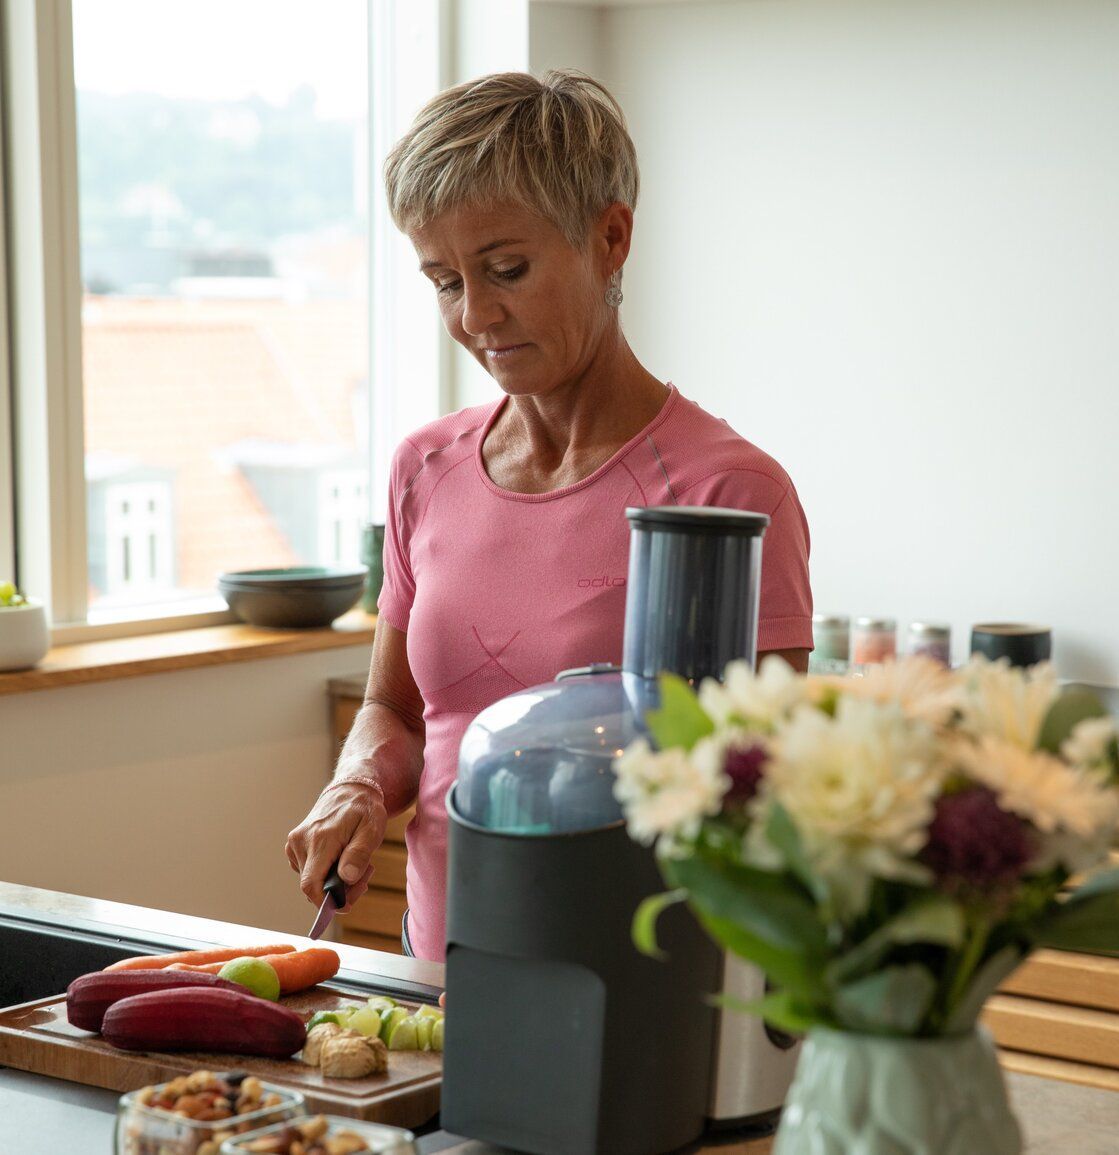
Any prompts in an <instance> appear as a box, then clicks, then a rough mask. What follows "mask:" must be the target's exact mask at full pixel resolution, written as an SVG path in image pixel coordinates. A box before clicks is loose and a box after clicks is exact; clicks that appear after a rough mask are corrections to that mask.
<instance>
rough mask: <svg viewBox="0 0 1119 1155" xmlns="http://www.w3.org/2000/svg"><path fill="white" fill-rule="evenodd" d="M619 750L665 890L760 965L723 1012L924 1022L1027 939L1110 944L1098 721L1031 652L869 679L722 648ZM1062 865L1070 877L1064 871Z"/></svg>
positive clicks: (1014, 957) (642, 928)
mask: <svg viewBox="0 0 1119 1155" xmlns="http://www.w3.org/2000/svg"><path fill="white" fill-rule="evenodd" d="M646 724H647V727H648V730H649V733H650V735H651V737H652V739H653V743H654V744H655V746H654V745H653V744H650V743H649V742H648V741H646V740H644V739H640V740H638V741H636V742H634V743H633V744H631V745H630V747H629V748H628V749H627V750H626V751H625V752H624V753H623V755H622V756H621V757H620V758H618V759H617V761H616V763H615V770H616V773H617V781H616V785H615V790H616V794H617V797H618V799H619V801H620V802H621V803H622V805H623V807H624V809H625V813H626V819H627V825H628V828H629V831H630V834H631V836H632V837H633V838H635V839H637V840H639V841H641V842H643V843H646V844H648V843H653V842H655V843H656V849H657V855H658V861H659V863H660V866H661V870H662V873H663V875H664V877H665V879H666V881H667V882H668V885H669V886H671V887H672V888H673V889H672V890H670V891H669V892H668V893H666V894H664V895H658V896H656V897H654V898H651V899H648V900H646V902H645V903H644V904H642V907H641V908H640V909H639V911H638V912H637V915H636V916H635V919H634V928H633V933H634V938H635V941H636V942H637V944H638V946H639V947H640V948H641V949H643V950H645V951H646V952H647V953H653V954H655V953H657V945H656V938H655V923H656V918H657V915H658V914H659V912H660V911H661V910H662V909H663V908H664V907H665V906H666V905H668V904H670V903H672V902H679V901H687V902H688V903H689V905H690V906H691V908H692V910H693V911H694V913H695V915H696V917H697V918H698V919H699V920H700V922H701V923H702V925H703V926H704V928H705V929H706V930H707V932H708V933H709V934H710V935H711V936H712V937H714V938H715V939H716V940H717V941H718V942H719V943H721V944H722V945H723V946H725V947H726V948H727V949H729V950H731V951H733V952H734V953H735V954H737V955H740V956H741V957H742V958H744V959H747V960H749V961H751V962H753V963H755V964H756V965H758V966H759V967H760V968H762V970H764V971H765V972H766V975H767V976H768V978H769V980H770V982H771V984H772V987H773V990H772V992H771V993H770V994H768V995H767V996H766V997H765V998H764V999H761V1000H759V1001H757V1002H755V1003H750V1004H746V1005H745V1006H744V1007H743V1008H742V1009H746V1010H750V1011H753V1012H755V1013H757V1014H760V1015H762V1016H763V1017H764V1018H765V1019H766V1020H767V1021H768V1022H770V1023H772V1024H773V1025H774V1026H776V1027H779V1028H782V1029H785V1030H791V1031H806V1030H809V1029H811V1028H813V1027H830V1028H833V1029H836V1030H841V1031H849V1032H860V1033H868V1034H879V1035H892V1036H919V1037H939V1036H946V1035H956V1034H962V1033H965V1032H968V1031H970V1030H972V1029H973V1028H974V1026H975V1022H976V1019H977V1017H978V1015H979V1012H980V1010H981V1008H982V1006H983V1003H984V1001H985V1000H986V998H987V997H988V995H990V994H991V993H992V992H993V991H994V990H995V988H996V987H997V986H998V985H999V983H1000V982H1001V981H1002V980H1003V979H1004V978H1006V976H1007V975H1009V974H1010V972H1011V971H1013V970H1014V969H1015V968H1016V967H1017V966H1018V965H1019V963H1020V962H1021V961H1022V960H1023V959H1024V958H1025V957H1026V955H1027V954H1028V953H1029V952H1030V951H1031V950H1033V949H1035V948H1037V947H1043V946H1050V947H1060V948H1065V949H1071V950H1080V951H1095V952H1116V951H1119V869H1111V870H1104V871H1097V872H1096V873H1094V874H1091V875H1088V876H1087V878H1086V881H1080V885H1079V886H1077V887H1075V888H1073V887H1072V886H1070V880H1073V881H1079V880H1080V879H1081V877H1082V876H1084V875H1085V872H1088V871H1091V870H1092V869H1093V868H1095V867H1098V866H1100V864H1102V863H1104V862H1106V860H1107V857H1108V851H1109V849H1110V847H1111V846H1112V843H1113V840H1114V838H1115V834H1116V828H1117V824H1119V745H1117V738H1116V726H1115V723H1114V722H1113V721H1112V719H1111V718H1109V717H1108V716H1106V714H1105V712H1104V710H1103V708H1102V706H1101V705H1100V703H1099V702H1098V701H1097V700H1096V699H1095V698H1094V697H1093V696H1091V695H1089V694H1086V693H1084V692H1082V691H1072V690H1069V691H1065V692H1063V693H1062V692H1061V690H1060V688H1059V687H1058V684H1057V680H1056V676H1055V674H1054V671H1053V670H1052V668H1051V667H1050V666H1048V665H1040V666H1035V667H1033V668H1031V669H1029V670H1020V669H1013V668H1011V667H1009V666H1008V665H1006V664H1005V663H1003V662H999V663H991V662H987V661H986V660H983V659H976V660H973V661H972V662H971V663H970V664H969V665H967V666H965V667H963V668H962V669H960V670H957V671H949V670H946V669H944V668H943V667H941V666H940V665H938V664H937V663H935V662H933V661H931V660H929V659H927V658H920V657H915V658H908V659H905V660H902V661H899V662H896V663H891V664H888V665H883V666H874V667H871V668H870V669H869V670H868V671H867V673H866V675H865V676H864V677H849V678H814V677H807V678H806V677H802V676H799V675H797V674H795V673H794V672H793V671H792V670H791V669H790V668H789V667H788V666H787V665H786V664H785V663H784V662H783V661H782V660H781V659H779V658H777V657H771V658H768V659H766V661H765V662H764V663H763V664H762V667H761V669H760V671H759V672H758V673H755V672H754V671H753V670H752V669H751V668H750V666H749V665H748V664H747V663H745V662H740V663H733V664H732V665H730V666H729V667H728V668H727V670H726V673H725V680H724V681H723V682H722V683H718V682H715V681H714V680H708V681H705V682H704V683H703V684H702V685H701V686H700V687H699V692H698V694H696V693H694V692H693V691H692V689H691V688H690V687H689V686H688V684H687V683H686V682H684V681H683V680H681V679H679V678H676V677H674V676H671V675H665V676H663V677H662V679H661V706H660V709H659V710H656V711H653V712H651V713H650V714H649V715H648V716H647V718H646ZM1074 876H1075V877H1074Z"/></svg>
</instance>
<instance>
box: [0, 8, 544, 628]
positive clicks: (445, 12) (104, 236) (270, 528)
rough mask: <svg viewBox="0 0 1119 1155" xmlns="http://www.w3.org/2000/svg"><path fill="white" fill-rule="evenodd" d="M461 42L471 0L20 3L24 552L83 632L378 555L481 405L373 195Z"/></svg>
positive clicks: (61, 619)
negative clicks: (418, 475) (426, 468)
mask: <svg viewBox="0 0 1119 1155" xmlns="http://www.w3.org/2000/svg"><path fill="white" fill-rule="evenodd" d="M520 2H521V0H518V3H520ZM526 10H527V5H526ZM454 34H455V33H454V21H453V20H452V19H451V17H450V9H449V8H448V6H447V5H446V4H444V3H443V0H332V3H331V4H329V5H325V6H323V5H320V6H309V5H307V4H305V3H302V2H301V0H224V2H222V3H218V2H217V0H198V2H195V3H191V4H186V3H172V2H168V3H161V4H158V5H155V4H151V3H148V2H146V0H28V2H27V3H21V4H13V5H8V4H0V133H2V136H3V148H2V149H0V169H2V171H0V216H2V218H3V221H2V223H3V228H0V571H2V573H3V575H5V576H6V575H7V574H10V573H12V572H13V570H14V572H15V575H16V577H17V580H18V581H19V583H20V585H21V587H22V588H24V589H25V590H26V591H27V592H28V593H30V594H31V595H32V596H39V597H42V598H43V599H44V600H45V601H46V602H47V604H48V606H49V607H50V609H51V614H52V618H53V620H54V623H55V640H56V641H58V642H64V641H68V640H81V639H84V638H89V637H94V636H100V635H105V634H108V635H112V634H114V633H135V632H142V631H144V630H147V629H159V628H167V627H168V625H169V624H173V625H175V626H184V625H188V624H208V623H209V622H211V621H215V620H224V619H225V618H226V617H227V616H228V615H227V614H225V612H224V605H223V603H221V602H220V600H219V599H218V598H217V597H216V594H215V579H216V577H217V575H218V573H219V572H220V571H222V570H225V569H230V568H241V567H256V566H273V565H286V564H292V563H295V562H324V563H340V564H346V563H349V562H350V561H355V562H356V560H357V548H358V545H357V543H358V542H359V540H360V527H361V523H362V522H363V521H365V520H366V519H367V518H368V517H369V515H370V511H372V512H373V514H374V516H375V517H376V518H377V520H381V519H383V516H384V508H385V486H386V481H387V476H388V456H389V454H390V453H391V451H392V449H393V448H394V447H395V445H396V444H397V443H398V442H399V440H400V438H401V437H402V436H404V435H405V434H406V433H407V432H408V431H410V430H411V429H414V428H415V427H416V426H418V425H420V424H422V423H424V422H426V421H430V420H433V419H434V418H435V417H437V416H438V415H439V414H440V413H441V412H445V411H446V410H447V409H448V408H450V407H452V406H453V399H452V398H453V385H452V374H453V371H454V370H453V365H452V363H451V361H450V358H449V357H448V355H447V349H448V346H447V341H446V338H445V337H442V336H441V328H440V325H439V321H438V316H437V312H436V310H434V309H433V307H432V303H431V300H430V293H429V292H428V290H427V287H426V284H425V282H424V280H423V278H422V277H420V276H418V274H417V273H416V268H415V257H414V254H413V253H412V252H411V247H410V245H409V244H408V242H407V240H406V239H405V238H402V237H400V236H399V235H397V234H396V232H395V230H394V229H393V227H392V225H391V222H390V221H389V220H388V214H387V211H386V208H385V205H384V198H383V196H382V195H380V194H379V188H378V187H377V184H376V182H375V181H374V182H373V187H374V189H375V190H376V191H377V193H378V195H377V196H376V197H374V199H373V201H372V204H371V203H370V197H369V188H370V174H374V175H375V174H379V172H380V168H381V162H382V161H383V158H384V156H385V154H386V152H387V150H388V148H389V147H390V146H391V144H392V143H393V142H394V141H395V140H396V139H397V138H398V137H399V135H400V134H401V132H403V131H404V130H405V128H406V127H407V126H408V124H409V123H410V121H411V119H412V116H413V115H414V113H415V110H416V109H417V108H418V107H419V106H420V105H421V104H422V103H423V102H424V101H426V100H427V99H428V98H429V97H430V96H431V95H432V94H433V93H434V92H435V91H437V90H438V89H439V88H441V87H443V86H444V85H446V84H447V83H449V82H450V81H451V80H453V79H455V77H454V75H453V74H452V73H451V71H450V61H451V60H452V59H454V55H453V53H452V52H451V44H452V39H453V36H454ZM370 90H372V92H371V91H370ZM5 244H6V245H7V251H4V245H5ZM371 254H372V259H371ZM370 284H372V286H373V288H372V291H370V290H369V289H368V286H369V285H370ZM371 350H372V351H373V352H375V356H371ZM9 367H10V369H11V372H10V375H9V373H8V369H9ZM401 382H406V386H405V387H402V386H401ZM9 406H10V409H9ZM371 458H372V459H373V460H374V461H375V462H376V463H377V467H376V468H375V469H374V470H372V472H371V471H370V469H369V464H370V459H371ZM210 607H213V609H212V610H211V609H210ZM219 610H220V613H219ZM91 623H93V624H91Z"/></svg>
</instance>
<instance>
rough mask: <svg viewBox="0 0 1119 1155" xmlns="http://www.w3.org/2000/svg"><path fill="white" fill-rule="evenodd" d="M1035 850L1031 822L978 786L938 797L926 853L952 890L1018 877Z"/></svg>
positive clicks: (928, 863) (941, 880)
mask: <svg viewBox="0 0 1119 1155" xmlns="http://www.w3.org/2000/svg"><path fill="white" fill-rule="evenodd" d="M1033 851H1034V847H1033V841H1032V839H1031V837H1030V831H1029V827H1028V826H1027V824H1026V823H1025V822H1024V821H1023V820H1022V819H1021V818H1019V817H1018V816H1017V815H1014V814H1008V813H1007V812H1006V811H1005V810H1003V809H1002V808H1001V807H1000V806H999V804H998V799H997V798H996V797H995V794H994V791H992V790H989V789H988V788H987V787H986V786H976V787H971V788H969V789H966V790H961V791H960V792H959V793H956V794H945V795H944V796H943V797H941V798H939V799H937V803H936V814H935V815H934V817H933V820H932V823H931V824H930V826H929V840H928V843H927V844H926V846H925V849H924V850H923V851H922V853H921V858H922V860H923V861H924V863H925V865H926V866H928V867H929V868H930V869H931V870H932V872H933V873H934V874H935V875H936V877H937V881H938V882H939V883H940V884H941V885H942V886H943V887H944V888H945V889H946V890H950V891H960V890H971V889H979V890H983V889H989V888H994V887H998V886H999V885H1001V884H1008V883H1013V882H1015V881H1016V880H1017V879H1018V877H1019V876H1020V875H1021V873H1022V869H1023V868H1024V867H1025V865H1026V864H1027V863H1028V862H1029V860H1030V858H1031V856H1032V855H1033Z"/></svg>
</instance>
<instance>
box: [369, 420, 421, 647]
mask: <svg viewBox="0 0 1119 1155" xmlns="http://www.w3.org/2000/svg"><path fill="white" fill-rule="evenodd" d="M421 466H422V462H421V461H420V459H419V455H418V454H417V453H416V451H415V449H413V448H412V446H411V444H410V443H409V442H408V441H405V442H403V443H402V444H401V446H400V448H399V449H397V451H396V453H394V454H393V458H392V471H391V473H390V475H389V502H388V513H387V514H386V517H385V547H384V566H385V580H384V584H383V585H382V586H381V596H380V597H379V598H378V599H377V613H378V614H379V615H380V616H381V617H383V618H384V619H385V621H386V622H388V624H389V625H390V626H392V628H393V629H394V630H400V631H401V633H406V632H407V630H408V620H409V618H410V617H411V616H412V602H413V601H414V600H415V597H416V582H415V579H414V578H413V576H412V565H411V561H410V560H409V556H408V544H409V526H408V523H407V518H406V516H405V514H404V509H405V502H406V498H407V496H408V492H409V490H410V489H411V486H412V482H413V481H414V480H415V477H416V475H417V473H418V472H419V470H420V468H421Z"/></svg>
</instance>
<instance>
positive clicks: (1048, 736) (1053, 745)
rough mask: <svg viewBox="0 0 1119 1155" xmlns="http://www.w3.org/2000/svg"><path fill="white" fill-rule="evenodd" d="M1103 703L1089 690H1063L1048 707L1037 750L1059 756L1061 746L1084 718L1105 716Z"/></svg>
mask: <svg viewBox="0 0 1119 1155" xmlns="http://www.w3.org/2000/svg"><path fill="white" fill-rule="evenodd" d="M1106 713H1107V711H1106V710H1105V709H1104V707H1103V703H1102V702H1101V701H1100V700H1099V698H1097V697H1096V695H1095V694H1093V693H1092V691H1091V690H1065V691H1064V693H1062V694H1061V695H1060V697H1059V698H1057V699H1056V701H1055V702H1054V703H1053V705H1051V706H1050V707H1049V710H1048V712H1047V713H1046V715H1045V720H1044V721H1043V722H1042V723H1041V731H1040V733H1039V734H1038V739H1037V748H1038V749H1039V750H1048V751H1049V753H1050V754H1059V753H1060V752H1061V744H1062V743H1063V742H1064V741H1065V739H1066V738H1068V737H1069V735H1070V734H1071V733H1072V732H1073V730H1074V729H1076V726H1077V725H1078V724H1079V723H1080V722H1083V721H1084V719H1085V718H1099V717H1101V716H1102V715H1104V714H1106Z"/></svg>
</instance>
